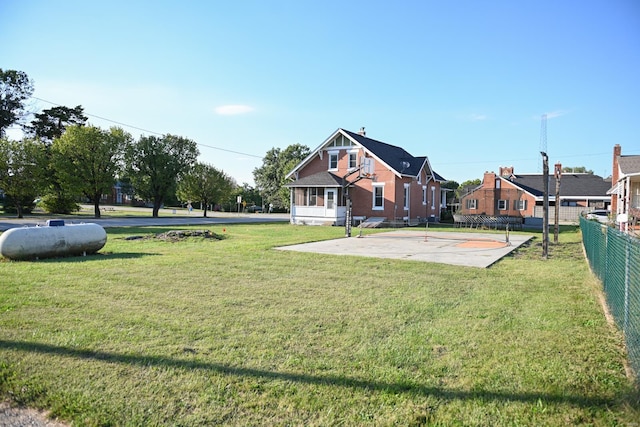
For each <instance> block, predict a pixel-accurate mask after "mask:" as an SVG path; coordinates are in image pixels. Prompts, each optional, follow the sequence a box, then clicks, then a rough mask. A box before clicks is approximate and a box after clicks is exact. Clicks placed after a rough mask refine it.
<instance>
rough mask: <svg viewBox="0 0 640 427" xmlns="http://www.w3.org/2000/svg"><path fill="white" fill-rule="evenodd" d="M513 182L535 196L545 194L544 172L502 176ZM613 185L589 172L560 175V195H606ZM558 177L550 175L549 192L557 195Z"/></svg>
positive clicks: (565, 196)
mask: <svg viewBox="0 0 640 427" xmlns="http://www.w3.org/2000/svg"><path fill="white" fill-rule="evenodd" d="M502 179H504V180H506V181H508V182H511V183H513V184H514V185H516V186H517V187H520V188H521V189H522V190H524V191H526V192H528V193H531V194H532V195H533V196H535V197H543V196H544V180H543V175H542V174H523V175H512V176H511V177H510V178H502ZM610 187H611V182H610V181H605V180H604V179H603V178H602V177H600V176H598V175H594V174H589V173H571V174H570V173H567V174H562V176H561V177H560V195H561V196H562V197H563V198H569V197H606V194H607V191H608V190H609V188H610ZM555 188H556V178H555V177H554V176H553V175H549V193H550V194H554V195H555Z"/></svg>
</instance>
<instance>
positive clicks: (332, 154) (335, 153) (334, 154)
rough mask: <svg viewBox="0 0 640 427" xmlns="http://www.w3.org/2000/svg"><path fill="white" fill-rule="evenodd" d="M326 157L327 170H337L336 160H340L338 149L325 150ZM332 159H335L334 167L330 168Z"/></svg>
mask: <svg viewBox="0 0 640 427" xmlns="http://www.w3.org/2000/svg"><path fill="white" fill-rule="evenodd" d="M327 158H328V160H329V165H328V168H327V170H330V171H337V170H338V160H340V151H337V150H336V151H327ZM332 159H336V167H335V168H332V167H331V160H332Z"/></svg>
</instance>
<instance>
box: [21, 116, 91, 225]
mask: <svg viewBox="0 0 640 427" xmlns="http://www.w3.org/2000/svg"><path fill="white" fill-rule="evenodd" d="M86 122H87V117H86V116H85V115H84V109H83V108H82V106H80V105H78V106H76V107H75V108H69V107H64V106H57V107H53V108H49V109H46V110H42V112H40V113H37V114H35V118H34V119H33V120H32V121H31V124H30V125H28V126H25V129H24V130H25V133H26V134H27V135H29V136H31V137H33V138H37V139H38V140H39V141H40V142H42V144H43V145H44V146H45V148H46V154H47V157H48V160H49V176H50V179H49V185H48V188H47V189H46V193H45V194H44V195H43V196H42V207H44V208H45V209H46V210H47V211H48V212H52V213H63V214H66V213H70V212H71V211H74V210H78V209H79V206H78V204H77V203H76V202H77V198H76V197H75V196H74V195H73V194H71V193H69V191H67V189H65V188H63V186H62V184H61V183H60V182H59V180H58V179H57V178H56V174H55V171H54V170H53V161H52V152H51V146H52V144H53V141H54V140H55V139H56V138H60V137H61V136H62V135H63V134H64V132H65V130H66V128H67V127H69V126H73V125H78V126H83V125H84V124H85V123H86Z"/></svg>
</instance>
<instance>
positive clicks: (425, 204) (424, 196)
mask: <svg viewBox="0 0 640 427" xmlns="http://www.w3.org/2000/svg"><path fill="white" fill-rule="evenodd" d="M422 204H423V205H424V206H427V186H426V185H423V186H422Z"/></svg>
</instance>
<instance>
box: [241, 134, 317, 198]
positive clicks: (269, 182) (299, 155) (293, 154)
mask: <svg viewBox="0 0 640 427" xmlns="http://www.w3.org/2000/svg"><path fill="white" fill-rule="evenodd" d="M310 152H311V150H310V149H309V147H307V146H306V145H301V144H293V145H290V146H288V147H287V148H285V149H284V150H280V149H279V148H275V147H274V148H272V149H271V150H269V151H267V154H266V155H265V156H264V159H262V166H260V167H259V168H255V169H254V170H253V179H254V181H255V182H256V186H257V187H258V189H259V190H260V193H261V194H262V195H263V197H264V201H265V203H266V204H273V206H275V207H277V208H287V209H288V208H289V204H290V200H289V190H288V189H287V188H286V187H283V185H284V184H286V180H285V177H286V175H287V174H288V173H289V172H291V170H293V168H294V167H295V166H296V165H297V164H298V163H300V162H301V161H302V160H304V158H305V157H307V156H308V155H309V153H310Z"/></svg>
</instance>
